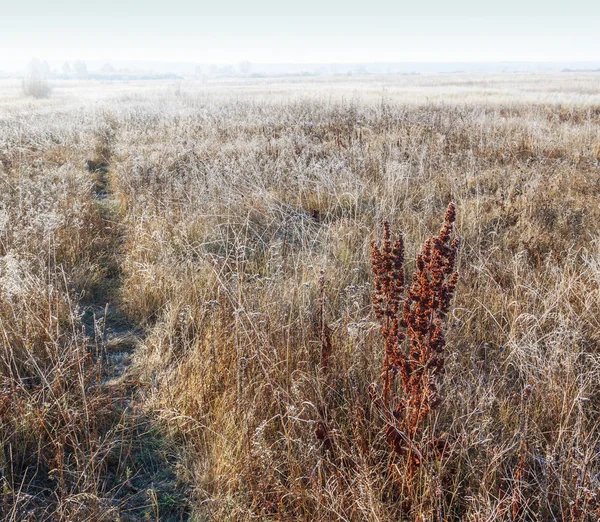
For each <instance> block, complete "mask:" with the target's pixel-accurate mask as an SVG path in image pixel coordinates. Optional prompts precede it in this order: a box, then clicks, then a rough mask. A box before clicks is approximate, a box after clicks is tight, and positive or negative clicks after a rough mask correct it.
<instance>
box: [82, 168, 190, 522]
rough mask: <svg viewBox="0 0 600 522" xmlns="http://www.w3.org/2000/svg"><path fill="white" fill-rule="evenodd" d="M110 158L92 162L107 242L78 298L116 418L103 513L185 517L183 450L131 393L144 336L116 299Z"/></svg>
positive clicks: (117, 247)
mask: <svg viewBox="0 0 600 522" xmlns="http://www.w3.org/2000/svg"><path fill="white" fill-rule="evenodd" d="M109 168H110V165H109V164H108V162H105V163H103V164H101V165H94V169H93V170H92V169H89V167H88V170H91V175H92V176H93V178H94V182H95V199H96V204H97V205H98V209H99V212H100V215H101V217H102V224H103V226H104V228H105V230H104V232H105V234H106V236H107V245H108V247H107V249H106V252H105V255H104V256H103V257H102V259H101V260H100V264H101V265H102V269H103V273H104V277H103V279H102V280H101V281H100V282H99V284H98V285H97V287H95V288H94V291H93V292H91V295H90V296H89V297H88V298H87V300H85V301H84V302H83V303H82V306H83V324H84V327H85V329H86V333H87V335H88V337H89V338H90V343H91V349H92V351H93V352H94V354H95V357H96V363H97V364H98V366H99V375H100V376H101V378H100V382H99V383H98V386H100V387H101V391H102V392H103V393H106V394H107V396H108V397H110V398H111V401H112V404H113V408H114V409H115V415H114V419H115V423H114V425H113V426H109V427H108V429H107V434H108V435H110V436H111V437H113V438H114V439H115V440H117V441H118V443H117V446H118V447H116V448H115V451H114V454H115V457H116V458H114V459H112V461H111V462H110V464H109V466H108V470H107V477H106V486H105V487H106V490H107V496H108V497H112V498H114V499H115V500H114V504H115V505H113V506H111V512H114V513H118V515H116V518H115V515H112V514H111V515H109V516H108V520H118V521H120V522H125V521H132V522H133V521H137V520H144V521H146V520H153V521H161V522H162V521H175V520H177V521H180V520H187V519H188V502H187V498H188V497H189V495H188V492H187V491H186V490H185V487H184V486H182V485H181V484H179V483H178V481H177V477H176V474H175V470H174V468H175V463H176V461H177V460H178V459H179V458H180V456H179V455H177V454H176V452H175V451H174V448H171V447H170V445H169V444H168V443H167V442H166V441H165V440H164V439H163V438H161V437H160V435H159V434H158V433H157V431H156V429H155V428H154V427H153V424H152V422H151V420H150V419H148V417H147V415H146V414H145V413H144V412H143V411H142V409H141V407H140V405H139V404H138V402H137V401H136V398H137V396H138V392H139V389H140V382H139V379H137V378H136V376H135V375H134V374H133V371H132V367H131V362H132V357H133V354H134V352H135V350H136V348H138V346H139V345H140V343H141V342H143V339H144V334H145V332H144V329H143V328H142V327H140V326H139V325H137V324H135V323H134V322H132V321H131V320H130V319H129V318H128V317H127V316H126V314H125V313H123V311H122V310H121V307H120V291H121V280H122V274H121V270H120V261H119V260H120V255H121V246H122V232H121V229H122V227H121V225H120V223H119V214H118V206H119V202H118V200H117V199H116V197H115V195H114V194H113V192H112V190H111V186H110V172H109Z"/></svg>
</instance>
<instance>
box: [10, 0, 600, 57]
mask: <svg viewBox="0 0 600 522" xmlns="http://www.w3.org/2000/svg"><path fill="white" fill-rule="evenodd" d="M33 56H36V57H39V58H40V59H47V60H49V61H54V62H56V61H61V62H62V61H64V60H75V59H82V60H102V61H104V60H106V61H111V60H113V61H114V60H151V61H186V62H200V63H237V62H239V61H240V60H250V61H251V62H255V63H278V62H296V63H309V62H312V63H315V62H317V63H332V62H381V61H386V62H406V61H415V62H428V61H432V62H444V61H449V62H459V61H467V62H468V61H597V60H600V0H595V1H593V0H477V1H475V0H420V1H416V0H415V1H406V0H361V1H354V0H345V1H342V0H294V1H287V0H277V1H274V0H246V1H238V0H220V1H214V2H207V1H204V0H196V1H194V0H187V1H186V0H95V1H89V0H62V1H61V0H54V1H53V0H25V1H23V0H18V1H17V0H0V68H2V67H7V66H10V65H12V66H18V65H19V64H24V63H26V62H27V61H28V60H29V59H30V58H31V57H33Z"/></svg>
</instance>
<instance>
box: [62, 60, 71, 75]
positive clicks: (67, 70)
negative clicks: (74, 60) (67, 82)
mask: <svg viewBox="0 0 600 522" xmlns="http://www.w3.org/2000/svg"><path fill="white" fill-rule="evenodd" d="M62 73H63V74H64V75H65V76H69V75H70V74H71V66H70V65H69V62H65V63H63V66H62Z"/></svg>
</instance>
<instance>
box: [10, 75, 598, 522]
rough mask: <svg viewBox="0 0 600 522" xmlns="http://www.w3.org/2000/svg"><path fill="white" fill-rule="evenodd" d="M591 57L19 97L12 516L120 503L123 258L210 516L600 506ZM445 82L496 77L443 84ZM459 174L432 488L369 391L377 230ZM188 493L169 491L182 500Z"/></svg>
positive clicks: (144, 405)
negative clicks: (103, 383) (101, 365)
mask: <svg viewBox="0 0 600 522" xmlns="http://www.w3.org/2000/svg"><path fill="white" fill-rule="evenodd" d="M428 82H429V83H428ZM469 82H470V83H469ZM511 82H512V83H511ZM590 82H592V80H590V77H589V76H586V75H580V76H577V75H565V77H564V79H562V80H561V78H558V77H552V78H550V79H548V78H546V80H544V78H543V77H542V79H540V77H537V76H531V77H526V78H517V79H515V80H514V81H513V80H512V79H511V77H510V76H506V77H495V78H488V79H486V78H485V77H484V78H481V77H479V78H471V79H470V80H469V81H467V79H465V77H458V78H456V77H447V79H446V78H438V77H436V78H434V79H432V78H424V79H422V80H419V79H412V78H408V79H399V80H397V83H392V85H389V86H388V87H387V89H388V92H387V93H384V94H383V95H382V92H381V90H380V86H379V85H378V84H377V83H376V82H371V83H363V80H360V81H357V82H356V83H355V84H352V83H345V84H343V85H334V86H333V87H332V86H323V85H319V84H318V82H316V83H315V84H311V91H312V93H311V95H302V94H300V93H299V92H298V87H297V86H295V85H294V84H286V83H285V82H284V83H283V84H281V85H280V86H279V87H277V88H275V87H273V90H274V91H276V92H275V93H273V94H272V95H269V92H268V91H267V88H268V87H267V86H265V85H264V84H263V83H262V82H255V83H252V82H250V81H248V82H244V83H242V84H240V85H229V84H227V85H226V87H227V88H228V90H227V91H223V90H221V91H219V90H218V89H217V87H219V86H216V85H209V86H204V87H202V88H200V87H197V86H188V87H186V86H185V85H184V86H183V87H182V88H180V89H178V90H173V89H171V88H170V87H164V86H161V87H159V88H158V89H154V90H152V89H151V88H148V89H147V90H146V91H141V92H139V93H137V94H136V93H134V91H133V89H131V90H130V91H128V92H123V93H118V92H110V93H106V95H105V97H104V98H102V99H100V100H99V101H98V102H97V105H96V106H95V107H91V106H90V105H89V102H88V101H82V102H75V101H74V100H73V99H70V98H68V94H67V93H65V92H61V90H60V86H58V87H57V88H56V89H55V92H54V94H53V100H52V101H40V102H39V104H38V105H31V104H28V105H18V104H17V102H15V101H14V100H13V101H10V100H9V101H7V102H6V107H7V108H8V109H7V111H6V113H5V116H4V117H0V139H1V140H2V141H1V143H0V161H1V162H2V163H1V166H0V173H1V176H2V185H3V191H2V196H1V198H2V199H1V204H2V210H1V211H2V215H1V216H0V217H1V218H2V221H1V223H3V228H2V232H1V242H0V248H1V249H2V252H1V254H2V259H1V264H0V270H1V272H0V278H1V279H0V282H1V286H0V289H1V292H2V294H1V298H2V301H1V304H0V326H1V331H2V343H1V346H2V350H1V351H0V365H1V366H0V367H1V371H2V376H3V377H4V379H5V381H4V382H5V385H4V392H3V394H4V397H5V399H4V402H3V403H2V424H1V425H0V436H1V438H2V441H3V444H4V460H3V462H2V466H3V468H4V472H3V473H4V474H3V476H4V480H5V482H4V484H5V485H4V497H3V498H4V499H3V504H2V506H3V507H2V509H3V510H4V511H3V513H4V515H3V516H4V518H6V519H7V520H21V519H25V515H27V516H31V519H32V520H33V519H35V520H43V519H44V517H47V518H49V517H50V514H51V513H56V515H55V519H58V520H61V519H62V520H84V519H89V520H94V519H95V518H94V517H96V518H98V517H100V514H102V515H103V516H104V517H105V518H106V519H108V520H118V516H119V515H117V513H118V512H119V510H120V507H122V505H123V503H122V501H121V500H119V487H120V486H119V484H122V482H119V481H125V480H126V477H125V478H123V477H122V476H120V475H119V474H118V473H116V474H115V473H113V474H112V475H111V470H113V469H114V465H115V464H114V463H112V461H111V459H116V460H117V461H118V459H119V456H118V455H119V454H118V452H117V454H116V456H115V451H114V450H115V449H117V450H119V449H122V448H123V447H124V446H123V444H122V442H121V439H123V438H124V437H123V434H122V433H121V434H119V433H118V426H119V422H118V420H115V419H114V416H115V415H118V414H119V411H121V410H119V409H118V408H115V406H114V400H111V399H110V397H107V395H106V393H104V392H103V391H102V390H101V391H96V392H94V390H95V389H98V388H95V387H94V386H93V383H94V379H98V375H99V373H98V372H100V373H101V369H98V364H97V362H98V360H101V359H98V358H96V356H95V355H94V350H93V348H90V343H89V341H88V340H86V338H85V335H84V330H83V327H82V318H81V312H78V309H80V308H79V307H81V306H83V305H85V300H86V299H88V300H89V299H92V300H93V299H95V298H96V297H95V296H98V295H101V294H103V293H105V294H106V292H107V290H106V288H105V286H106V284H107V281H110V282H111V284H112V285H113V286H114V288H112V290H110V291H109V292H108V294H107V295H109V296H110V300H114V302H115V303H117V305H118V307H119V308H120V309H121V310H122V311H123V312H124V313H126V314H127V315H128V317H129V318H130V320H132V321H135V323H136V324H139V325H143V326H144V328H145V331H146V335H145V337H144V340H143V341H142V342H141V343H140V345H139V346H137V348H136V353H135V361H134V364H133V366H132V368H131V369H130V373H131V378H132V380H133V381H135V383H136V389H137V392H136V394H135V398H134V399H133V400H134V402H135V407H136V408H137V409H139V410H141V411H143V412H144V415H146V416H148V417H150V418H151V420H152V422H153V425H154V427H155V430H156V434H155V436H154V437H155V440H157V441H159V440H160V441H164V444H168V445H169V447H170V448H172V447H175V448H176V451H177V452H178V453H179V459H178V464H177V471H178V473H179V476H180V478H181V480H184V481H186V482H187V483H188V484H189V485H190V487H191V488H192V491H193V493H192V495H191V515H190V516H191V519H192V520H249V519H257V520H269V519H274V520H298V519H299V520H373V521H375V520H392V519H398V520H411V521H417V520H423V521H425V520H440V521H441V520H468V521H482V522H483V521H500V520H507V521H508V520H523V521H525V520H557V521H567V520H581V521H595V520H598V518H599V517H600V478H599V477H600V475H599V473H600V462H599V457H600V453H599V452H600V445H599V443H600V441H599V440H598V439H599V436H600V430H599V427H598V420H597V419H598V414H599V406H600V351H599V342H600V324H598V320H597V317H598V316H599V312H600V306H599V305H600V294H599V287H598V285H599V283H600V275H599V274H600V250H599V246H600V244H599V242H598V236H599V232H600V209H599V208H598V205H597V201H598V195H599V194H600V184H599V183H598V179H599V178H598V175H599V173H600V163H599V162H600V132H599V131H598V129H599V128H600V127H599V124H600V105H598V103H599V102H598V100H597V99H596V98H594V96H595V95H594V94H593V93H591V92H588V91H586V89H587V88H588V87H589V85H591V84H590ZM592 83H593V82H592ZM221 87H223V86H221ZM534 88H535V89H537V91H536V93H535V94H532V92H533V89H534ZM243 89H247V94H246V95H244V94H242V93H243V92H246V91H244V90H243ZM286 89H288V90H289V92H291V93H293V95H290V96H289V97H286V95H285V93H286ZM319 89H331V92H329V93H328V94H330V95H328V96H324V95H320V94H319V92H324V91H323V90H321V91H319ZM351 89H355V91H356V93H357V94H356V96H354V97H353V98H352V99H351V100H350V101H348V99H341V98H340V97H339V94H340V93H342V94H343V93H345V92H354V91H352V90H351ZM444 89H446V92H450V91H452V92H454V93H456V89H459V90H461V91H460V92H462V93H464V92H465V89H471V90H473V89H475V90H476V89H483V91H478V92H477V93H475V94H473V95H472V96H469V97H467V98H464V97H463V98H461V99H457V97H455V96H454V94H453V95H451V96H450V98H449V100H450V102H449V103H444V102H443V101H442V100H443V93H444V92H445V91H444ZM413 90H414V91H415V92H416V91H418V92H419V93H420V94H419V95H418V96H417V97H416V99H415V100H413V101H412V102H411V103H402V101H403V98H402V96H404V94H401V93H403V92H412V91H413ZM371 91H372V92H371ZM433 91H435V92H436V93H437V94H435V96H433V98H434V101H431V100H430V101H427V100H426V97H427V96H429V95H430V94H431V92H433ZM232 93H233V94H232ZM331 93H333V94H331ZM482 93H483V94H482ZM520 99H530V100H531V101H535V103H529V104H524V103H521V102H520V101H519V100H520ZM463 101H464V103H463ZM557 102H561V104H559V103H557ZM86 159H87V160H90V161H92V162H100V163H101V164H102V165H101V166H102V169H100V170H106V172H102V176H101V177H98V173H97V172H93V173H88V172H86V171H85V165H86V163H85V160H86ZM87 165H88V169H89V170H97V169H91V168H89V163H88V164H87ZM99 187H100V190H104V189H107V190H110V192H111V193H112V194H113V197H114V199H113V200H112V201H113V202H114V205H115V208H112V207H111V208H110V209H109V210H110V211H107V209H106V208H105V207H103V206H102V205H99V204H98V202H97V201H96V200H95V198H94V195H95V193H99ZM94 188H95V189H96V190H94ZM450 201H454V202H455V204H456V216H457V218H456V223H455V227H456V231H457V233H458V235H459V236H460V237H461V239H462V245H461V248H460V251H459V254H458V258H457V264H458V265H459V267H460V272H461V276H460V279H459V282H458V285H457V287H456V293H455V297H454V299H453V301H452V304H451V307H450V309H449V311H448V317H447V320H446V322H447V331H446V334H445V343H446V344H445V349H444V354H445V356H444V363H445V364H444V376H443V379H440V380H439V383H438V385H439V397H440V399H441V400H440V403H439V405H438V404H436V407H434V408H431V411H430V412H429V413H428V415H427V417H426V419H423V420H422V424H420V426H421V428H422V430H423V434H424V435H423V436H430V435H431V436H433V434H434V433H435V438H436V439H439V440H441V441H443V445H444V451H439V452H436V453H434V454H432V455H433V456H432V457H431V458H428V459H425V460H424V461H423V462H422V464H421V465H419V466H417V467H415V468H414V470H413V473H414V476H412V477H411V481H410V482H411V487H410V491H409V496H410V500H411V502H410V504H407V502H406V500H407V496H408V493H407V490H406V489H404V490H403V489H402V488H398V487H397V481H396V480H395V478H394V477H395V475H394V473H391V472H390V470H391V468H390V458H391V457H390V455H393V452H390V447H389V444H388V440H387V437H386V428H385V426H386V422H385V418H382V412H381V410H380V409H378V407H377V405H376V404H374V403H373V401H372V398H371V395H372V394H373V386H372V384H373V383H381V382H382V381H381V367H382V362H383V360H384V356H385V349H384V348H385V347H384V343H383V342H382V340H381V335H380V331H379V323H378V321H377V317H376V315H375V313H374V310H373V306H372V302H371V298H372V294H373V291H374V284H373V277H372V275H371V266H370V243H371V241H372V240H373V239H376V238H377V237H378V234H379V231H380V230H381V225H382V222H383V221H384V219H389V220H390V223H391V227H392V229H394V230H402V231H403V233H404V239H405V244H406V259H408V260H411V259H415V258H416V256H417V249H418V248H419V246H420V245H422V244H423V243H424V242H425V240H426V239H427V238H428V237H430V236H432V235H434V234H436V231H437V230H439V224H440V223H439V222H440V216H441V215H442V214H443V212H444V210H445V209H446V207H447V205H448V203H449V202H450ZM107 212H108V214H107ZM406 266H407V269H408V271H409V274H408V275H409V276H411V275H412V271H413V270H414V268H413V266H412V265H411V264H410V263H407V265H406ZM408 280H410V279H408ZM82 293H85V295H82ZM398 381H401V379H396V382H395V383H394V394H396V396H397V397H398V398H399V399H404V398H406V397H405V395H404V392H403V385H404V383H403V382H398ZM370 391H371V393H370ZM8 405H10V406H11V407H8ZM420 422H421V421H420ZM107 461H111V463H109V462H107ZM117 467H118V464H117ZM88 498H93V499H95V500H94V501H93V502H92V501H88V500H87V499H88ZM84 499H85V501H84ZM115 499H116V500H115ZM166 504H168V501H167V500H164V499H163V500H160V501H157V502H156V503H155V505H153V506H152V507H151V509H149V510H148V517H150V519H152V517H154V518H155V519H159V520H167V519H168V516H167V515H166V514H164V513H167V512H168V506H167V505H166ZM82 506H85V509H86V510H88V511H85V512H84V511H69V510H75V509H80V510H83V509H84V507H82ZM94 506H96V507H94ZM23 513H24V514H25V515H22V514H23ZM32 513H33V514H32ZM11 517H12V518H11ZM35 517H37V518H35ZM61 517H62V518H61ZM86 517H87V518H86Z"/></svg>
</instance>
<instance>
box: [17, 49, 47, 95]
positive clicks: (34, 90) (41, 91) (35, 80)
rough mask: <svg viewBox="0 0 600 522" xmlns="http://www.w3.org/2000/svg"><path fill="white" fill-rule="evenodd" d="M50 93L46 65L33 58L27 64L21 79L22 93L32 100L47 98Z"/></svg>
mask: <svg viewBox="0 0 600 522" xmlns="http://www.w3.org/2000/svg"><path fill="white" fill-rule="evenodd" d="M51 91H52V90H51V88H50V84H49V83H48V64H45V63H42V62H40V60H38V59H37V58H34V59H33V60H31V61H30V62H29V65H28V66H27V72H26V73H25V77H24V78H23V92H24V93H25V94H26V95H27V96H33V97H34V98H47V97H48V96H50V93H51Z"/></svg>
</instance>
